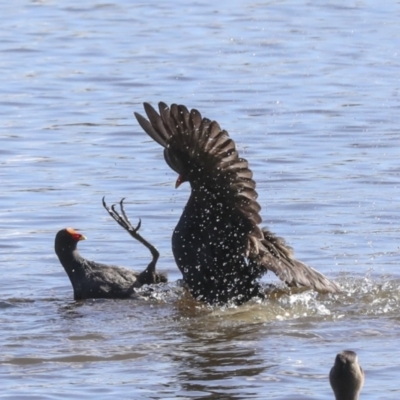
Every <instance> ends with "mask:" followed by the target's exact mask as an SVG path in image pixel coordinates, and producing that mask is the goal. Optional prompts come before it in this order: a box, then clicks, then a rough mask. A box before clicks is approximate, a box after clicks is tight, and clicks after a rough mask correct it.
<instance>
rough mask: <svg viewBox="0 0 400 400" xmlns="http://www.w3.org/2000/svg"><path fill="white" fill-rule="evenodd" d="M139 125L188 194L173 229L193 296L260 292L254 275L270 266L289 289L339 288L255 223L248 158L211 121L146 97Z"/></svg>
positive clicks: (239, 297) (222, 299)
mask: <svg viewBox="0 0 400 400" xmlns="http://www.w3.org/2000/svg"><path fill="white" fill-rule="evenodd" d="M144 109H145V111H146V114H147V117H148V120H147V119H146V118H144V117H142V116H141V115H140V114H138V113H135V116H136V119H137V120H138V122H139V124H140V126H141V127H142V128H143V129H144V131H145V132H146V133H147V134H148V135H149V136H150V137H151V138H152V139H154V140H155V141H156V142H157V143H158V144H160V145H161V146H162V147H164V158H165V161H166V162H167V164H168V165H169V166H170V167H171V168H172V169H173V170H174V171H175V172H176V173H177V174H178V175H179V176H178V179H177V181H176V187H178V186H179V185H180V184H181V183H183V182H186V181H187V182H189V183H190V187H191V194H190V197H189V200H188V202H187V204H186V207H185V209H184V211H183V214H182V216H181V218H180V220H179V222H178V225H177V226H176V228H175V230H174V232H173V235H172V250H173V254H174V257H175V261H176V263H177V265H178V267H179V269H180V271H181V272H182V275H183V279H184V281H185V283H186V285H187V286H188V288H189V290H190V292H191V294H192V295H193V296H194V297H195V298H196V299H199V300H202V301H205V302H207V303H210V304H223V303H227V302H228V301H231V300H233V301H234V302H236V303H243V302H245V301H247V300H249V299H250V298H251V297H254V296H262V295H263V293H262V290H261V287H260V285H259V283H258V279H259V278H260V277H261V276H262V275H263V274H264V273H266V272H267V271H268V270H270V271H273V272H274V273H275V274H276V275H277V276H278V277H279V278H280V279H281V280H282V281H284V282H285V283H286V284H287V285H289V286H291V287H306V288H313V289H315V290H317V291H319V292H337V291H338V290H339V287H338V286H337V285H336V284H335V283H334V282H332V281H330V280H329V279H327V278H326V277H325V276H324V275H322V274H321V273H319V272H318V271H316V270H315V269H313V268H311V267H308V266H307V265H305V264H304V263H302V262H300V261H297V260H296V259H295V258H294V256H293V252H292V249H291V248H290V247H289V246H287V245H286V243H285V241H284V240H283V239H281V238H279V237H277V236H275V235H274V234H273V233H271V232H270V231H269V230H268V229H267V228H260V227H259V224H260V223H261V221H262V220H261V217H260V214H259V212H260V210H261V207H260V205H259V204H258V202H257V200H256V199H257V192H256V190H255V187H256V184H255V182H254V180H253V179H252V177H253V173H252V171H251V170H250V169H249V165H248V162H247V161H246V160H245V159H244V158H240V157H239V154H238V152H237V150H236V146H235V143H234V141H233V140H232V139H231V138H230V137H229V134H228V132H227V131H225V130H222V129H221V128H220V126H219V124H218V123H217V122H216V121H211V120H209V119H207V118H203V117H202V116H201V114H200V112H199V111H197V110H195V109H193V110H191V111H189V110H188V109H187V108H186V107H185V106H183V105H176V104H172V105H171V107H170V108H169V107H168V106H167V105H166V104H165V103H162V102H160V103H159V105H158V109H159V113H157V111H156V110H155V109H154V108H153V107H152V106H151V105H150V104H148V103H144Z"/></svg>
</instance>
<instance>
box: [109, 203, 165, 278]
mask: <svg viewBox="0 0 400 400" xmlns="http://www.w3.org/2000/svg"><path fill="white" fill-rule="evenodd" d="M124 200H125V198H123V199H122V200H121V201H120V202H119V206H120V209H121V214H119V213H118V211H117V210H116V209H115V204H113V205H112V206H111V208H109V207H108V206H107V204H106V202H105V200H104V197H103V207H104V208H105V209H106V211H107V212H108V213H109V214H110V216H111V217H112V218H113V219H114V220H115V221H116V222H117V224H118V225H119V226H121V227H122V228H124V229H125V230H126V231H127V232H128V233H129V234H130V235H131V236H132V237H133V238H134V239H136V240H137V241H138V242H140V243H142V244H143V245H144V246H146V247H147V248H148V249H149V250H150V253H151V255H152V256H153V259H152V260H151V262H150V263H149V265H148V266H147V268H146V269H145V270H144V271H143V272H142V273H140V275H139V278H138V279H139V281H140V282H141V283H142V284H143V285H144V284H152V283H157V282H158V280H157V274H156V264H157V261H158V258H159V257H160V253H159V252H158V250H157V249H156V248H155V247H154V246H153V245H152V244H150V243H149V242H148V241H147V240H146V239H144V238H143V237H142V236H141V235H140V234H139V229H140V226H141V223H142V221H141V220H140V219H139V223H138V224H137V226H136V228H134V227H133V226H132V224H131V222H130V221H129V218H128V216H127V215H126V213H125V210H124Z"/></svg>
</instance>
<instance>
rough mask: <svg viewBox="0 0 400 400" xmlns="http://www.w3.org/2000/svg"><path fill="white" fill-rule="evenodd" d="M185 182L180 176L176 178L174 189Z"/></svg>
mask: <svg viewBox="0 0 400 400" xmlns="http://www.w3.org/2000/svg"><path fill="white" fill-rule="evenodd" d="M183 182H185V181H184V179H183V177H182V175H179V176H178V179H177V180H176V182H175V189H178V187H179V186H181V184H182V183H183Z"/></svg>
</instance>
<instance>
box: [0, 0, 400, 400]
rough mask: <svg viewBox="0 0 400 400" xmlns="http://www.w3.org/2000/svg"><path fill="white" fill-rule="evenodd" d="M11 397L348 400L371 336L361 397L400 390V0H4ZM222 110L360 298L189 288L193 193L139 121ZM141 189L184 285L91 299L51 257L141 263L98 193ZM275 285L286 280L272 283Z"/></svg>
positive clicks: (0, 197) (320, 252) (2, 101)
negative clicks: (79, 297)
mask: <svg viewBox="0 0 400 400" xmlns="http://www.w3.org/2000/svg"><path fill="white" fill-rule="evenodd" d="M0 15H1V17H0V18H1V21H2V23H1V24H0V31H1V38H2V40H1V41H0V52H1V57H0V68H1V73H2V84H1V85H0V94H1V97H0V123H1V144H2V145H1V147H0V177H1V182H2V191H1V193H0V204H1V210H0V227H1V231H0V239H1V240H0V263H1V264H0V265H1V266H2V289H1V296H0V322H1V324H2V327H3V329H1V333H0V346H1V349H2V350H1V355H0V376H1V379H2V386H3V390H2V394H1V397H2V398H10V399H11V398H12V399H23V398H29V399H33V398H35V399H36V398H37V399H44V398H46V399H47V398H48V399H50V398H51V399H59V398H63V399H75V398H77V397H79V398H94V397H96V398H104V399H106V398H115V397H116V396H120V397H123V398H144V399H175V398H179V399H189V398H191V399H192V398H193V399H249V398H252V399H280V400H283V399H286V400H293V399H297V400H302V399H327V400H328V399H332V398H333V395H332V393H331V390H330V387H329V382H328V379H327V375H328V372H329V369H330V368H331V366H332V365H333V361H334V357H335V355H336V353H337V352H338V351H340V350H343V349H352V350H354V351H356V352H357V353H358V356H359V359H360V362H361V365H362V366H363V367H364V369H365V370H366V384H365V387H364V389H363V392H362V398H363V399H374V400H375V399H398V398H399V392H400V385H399V384H398V376H399V373H400V367H399V362H398V361H397V360H398V359H399V358H400V351H399V347H400V346H399V333H400V319H399V316H398V309H399V296H400V292H399V283H400V269H399V266H398V264H399V258H400V257H399V254H400V250H399V225H400V224H399V223H400V208H399V204H400V194H399V193H400V191H399V185H400V167H399V162H398V160H399V154H400V136H399V127H398V119H399V118H398V116H399V111H400V84H399V82H400V52H399V49H400V30H399V29H398V21H399V20H400V4H397V3H395V2H386V3H383V4H381V3H379V4H378V3H376V2H372V1H362V2H355V1H353V2H347V3H346V5H343V2H338V1H331V2H327V3H325V4H322V3H321V4H320V5H318V4H314V3H313V2H306V1H300V0H297V1H295V0H293V1H284V0H282V1H270V2H266V3H260V2H259V3H251V2H246V1H239V0H233V1H230V2H229V4H223V3H221V4H218V3H215V2H198V3H193V4H189V3H187V2H183V1H180V0H178V1H176V2H174V3H158V2H152V1H149V2H132V1H122V0H121V1H114V2H96V1H89V0H87V1H82V2H80V3H77V2H72V1H63V2H52V1H46V0H42V1H39V0H38V1H29V2H28V1H16V2H9V3H7V4H6V3H4V4H2V5H0ZM161 100H162V101H165V102H167V103H172V102H177V103H181V104H185V105H187V106H188V107H193V108H197V109H199V110H200V112H201V113H202V114H203V115H204V116H207V117H208V118H210V119H216V120H218V122H219V123H220V125H221V126H222V127H223V128H224V129H226V130H228V131H229V133H230V135H231V136H232V137H233V139H234V140H235V141H236V143H237V147H238V150H239V151H240V155H241V156H243V157H245V158H247V159H248V160H249V162H250V166H251V168H252V170H253V172H254V177H255V180H256V181H257V190H258V193H259V202H260V204H261V206H262V208H263V210H262V216H263V220H264V224H266V225H268V226H269V227H270V228H271V230H272V231H274V232H276V233H277V234H278V235H279V236H283V237H285V238H286V240H287V241H288V242H289V243H290V244H291V245H292V246H293V247H294V249H295V254H296V256H297V258H299V259H301V260H302V261H304V262H307V263H308V264H310V265H312V266H314V267H315V268H317V269H318V270H320V271H321V272H323V273H325V274H326V275H327V276H329V277H331V278H333V279H335V280H337V281H338V282H339V283H340V284H341V285H342V287H343V289H344V292H343V293H342V294H340V295H337V296H320V295H316V294H315V293H312V292H308V293H303V294H295V295H293V296H287V295H282V296H271V298H270V299H268V300H267V301H265V302H264V303H262V304H257V303H250V304H247V305H245V306H243V307H240V308H237V309H232V308H231V309H222V310H221V309H213V310H210V309H207V308H205V307H201V306H200V305H199V304H196V303H193V302H191V301H190V299H189V298H187V297H186V296H185V295H183V294H182V293H181V291H180V290H179V288H178V287H177V285H176V283H175V282H176V280H177V279H179V278H180V273H179V271H178V270H177V268H176V266H175V264H174V261H173V257H172V252H171V248H170V237H171V233H172V230H173V228H174V226H175V224H176V222H177V220H178V218H179V216H180V213H181V211H182V208H183V207H184V205H185V202H186V199H187V198H188V195H189V188H188V186H184V185H182V187H180V188H179V190H175V189H174V183H175V180H176V175H175V173H174V172H173V171H171V170H170V169H169V168H168V166H167V165H166V164H165V162H164V160H163V156H162V151H161V148H160V146H159V145H157V144H156V143H155V142H153V141H152V140H151V139H150V138H149V137H148V136H147V135H146V134H144V133H143V132H142V130H141V128H140V127H139V126H138V124H137V122H136V120H135V118H134V117H133V112H134V111H137V112H142V110H143V108H142V103H143V102H144V101H148V102H151V103H152V104H153V105H155V104H156V103H157V102H158V101H161ZM103 196H106V200H107V201H108V202H110V203H112V202H118V201H119V200H120V199H121V198H122V197H126V209H127V212H128V214H129V216H130V218H131V220H132V222H133V223H135V222H136V220H137V218H141V219H142V230H141V232H142V234H143V235H144V236H145V237H146V238H147V239H149V240H150V241H151V242H152V243H154V244H155V245H156V246H157V248H158V249H159V250H160V252H161V255H162V257H161V259H160V261H159V264H158V267H159V269H160V270H162V271H165V272H167V273H168V275H169V279H170V281H171V284H170V285H169V286H168V287H166V288H160V289H159V290H158V291H156V292H155V293H154V294H153V295H152V297H151V298H150V299H134V300H128V301H86V302H84V303H75V302H74V301H73V298H72V288H71V286H70V283H69V281H68V278H67V276H66V274H65V272H64V270H63V269H62V267H61V265H60V264H59V262H58V259H57V257H56V255H55V254H54V250H53V242H54V236H55V234H56V232H57V231H58V230H59V229H62V228H64V227H67V226H72V227H74V228H76V229H79V230H80V231H81V232H82V233H84V234H85V235H86V236H87V237H88V240H87V241H86V242H83V243H80V251H81V253H82V255H83V256H84V257H86V258H88V259H93V260H96V261H100V262H104V263H110V264H117V265H123V266H126V267H131V268H134V269H136V270H142V269H143V268H144V266H146V265H147V263H148V261H149V254H148V251H147V250H146V249H145V248H142V247H141V246H140V245H139V244H137V243H135V242H134V241H133V240H131V239H130V237H129V236H128V235H127V234H126V233H125V232H123V231H122V229H121V228H119V227H118V226H117V225H116V224H115V222H114V221H112V220H111V218H110V217H109V216H108V214H107V213H106V212H105V211H104V210H103V208H102V206H101V198H102V197H103ZM264 280H265V282H271V281H272V282H277V281H276V279H275V278H274V277H272V276H270V275H268V276H267V277H266V278H265V279H264Z"/></svg>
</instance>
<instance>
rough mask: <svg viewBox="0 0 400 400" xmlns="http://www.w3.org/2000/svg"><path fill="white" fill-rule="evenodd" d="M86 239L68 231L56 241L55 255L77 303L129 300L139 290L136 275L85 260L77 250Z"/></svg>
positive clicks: (127, 270)
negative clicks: (103, 299) (84, 301)
mask: <svg viewBox="0 0 400 400" xmlns="http://www.w3.org/2000/svg"><path fill="white" fill-rule="evenodd" d="M77 235H80V238H79V237H78V236H77ZM76 238H77V239H76ZM83 238H84V236H83V235H81V234H79V233H78V232H76V231H74V230H73V229H71V228H67V229H62V230H61V231H59V232H58V233H57V235H56V240H55V251H56V253H57V255H58V258H59V260H60V262H61V264H62V265H63V267H64V269H65V272H66V273H67V275H68V277H69V279H70V281H71V284H72V287H73V290H74V298H75V300H82V299H96V298H127V297H129V296H130V295H131V294H132V293H133V289H134V287H140V286H137V284H138V276H139V274H138V273H137V272H134V271H130V270H129V269H126V268H121V267H115V266H109V265H104V264H100V263H97V262H94V261H89V260H86V259H84V258H83V257H82V256H81V255H80V254H79V251H78V249H77V243H78V241H80V240H83Z"/></svg>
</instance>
